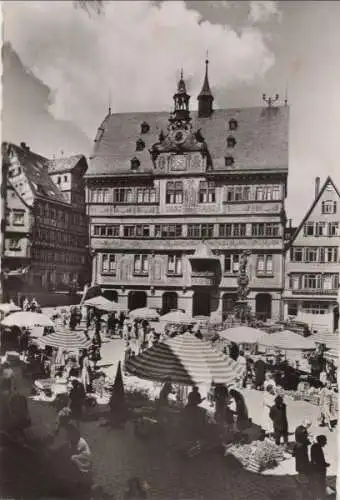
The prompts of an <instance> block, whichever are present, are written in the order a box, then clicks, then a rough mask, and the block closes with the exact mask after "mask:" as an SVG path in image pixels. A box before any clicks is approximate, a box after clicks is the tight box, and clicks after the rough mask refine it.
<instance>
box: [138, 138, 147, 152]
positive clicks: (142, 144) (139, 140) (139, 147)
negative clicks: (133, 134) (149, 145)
mask: <svg viewBox="0 0 340 500" xmlns="http://www.w3.org/2000/svg"><path fill="white" fill-rule="evenodd" d="M144 148H145V142H144V141H143V139H137V141H136V151H143V149H144Z"/></svg>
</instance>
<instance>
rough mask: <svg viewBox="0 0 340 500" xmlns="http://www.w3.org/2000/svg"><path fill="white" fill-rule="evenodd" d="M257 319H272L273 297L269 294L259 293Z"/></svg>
mask: <svg viewBox="0 0 340 500" xmlns="http://www.w3.org/2000/svg"><path fill="white" fill-rule="evenodd" d="M255 307H256V317H257V319H260V320H262V321H266V320H267V319H271V317H272V297H271V295H270V294H269V293H258V294H257V295H256V306H255Z"/></svg>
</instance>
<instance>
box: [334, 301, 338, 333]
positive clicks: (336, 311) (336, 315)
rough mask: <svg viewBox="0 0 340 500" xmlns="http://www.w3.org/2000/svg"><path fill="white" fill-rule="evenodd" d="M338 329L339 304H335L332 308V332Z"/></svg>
mask: <svg viewBox="0 0 340 500" xmlns="http://www.w3.org/2000/svg"><path fill="white" fill-rule="evenodd" d="M338 329H339V306H335V307H334V309H333V332H336V331H338Z"/></svg>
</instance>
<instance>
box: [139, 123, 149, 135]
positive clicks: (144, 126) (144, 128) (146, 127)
mask: <svg viewBox="0 0 340 500" xmlns="http://www.w3.org/2000/svg"><path fill="white" fill-rule="evenodd" d="M149 130H150V125H149V124H148V123H147V122H143V123H142V124H141V126H140V131H141V133H142V134H147V133H148V132H149Z"/></svg>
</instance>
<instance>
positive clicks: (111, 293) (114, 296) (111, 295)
mask: <svg viewBox="0 0 340 500" xmlns="http://www.w3.org/2000/svg"><path fill="white" fill-rule="evenodd" d="M103 296H104V297H105V298H106V299H107V300H112V301H114V302H117V300H118V293H117V292H116V290H104V292H103Z"/></svg>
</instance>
